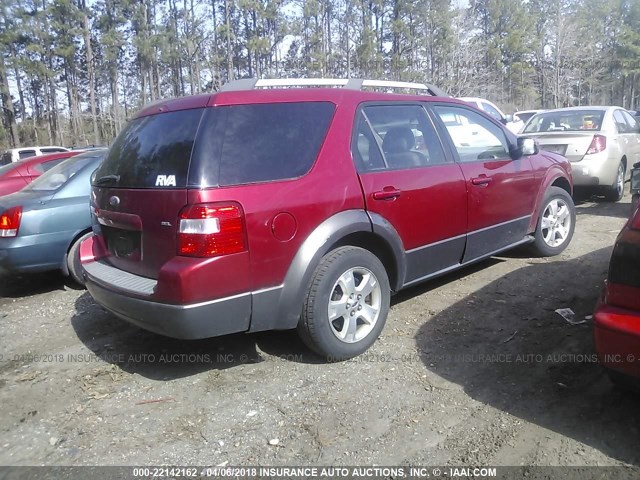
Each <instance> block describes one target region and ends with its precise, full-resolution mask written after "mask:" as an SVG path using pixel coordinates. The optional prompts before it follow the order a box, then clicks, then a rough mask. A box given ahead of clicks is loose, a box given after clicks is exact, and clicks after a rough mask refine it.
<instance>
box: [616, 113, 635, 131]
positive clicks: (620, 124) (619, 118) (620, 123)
mask: <svg viewBox="0 0 640 480" xmlns="http://www.w3.org/2000/svg"><path fill="white" fill-rule="evenodd" d="M613 120H614V121H615V123H616V128H617V129H618V133H631V132H630V130H631V127H630V126H629V125H627V122H626V121H625V119H624V116H623V115H622V110H616V111H615V112H613Z"/></svg>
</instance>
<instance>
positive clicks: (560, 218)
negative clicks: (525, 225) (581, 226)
mask: <svg viewBox="0 0 640 480" xmlns="http://www.w3.org/2000/svg"><path fill="white" fill-rule="evenodd" d="M575 227H576V209H575V206H574V203H573V199H572V198H571V196H570V195H569V194H568V193H567V192H566V190H563V189H562V188H560V187H549V189H548V190H547V192H546V193H545V195H544V200H543V201H542V208H541V209H540V217H539V218H538V225H537V226H536V232H535V240H534V242H533V250H534V252H535V253H536V254H537V255H540V256H542V257H552V256H554V255H558V254H559V253H561V252H562V251H563V250H564V249H565V248H567V246H568V245H569V243H571V238H572V237H573V232H574V230H575Z"/></svg>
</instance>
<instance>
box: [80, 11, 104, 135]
mask: <svg viewBox="0 0 640 480" xmlns="http://www.w3.org/2000/svg"><path fill="white" fill-rule="evenodd" d="M82 27H83V29H84V44H85V52H86V59H87V72H88V74H89V106H90V108H91V123H92V124H93V144H94V145H99V144H100V132H98V117H97V113H96V79H95V76H96V75H95V69H94V65H93V50H92V48H91V32H90V31H89V17H88V16H87V14H86V13H85V12H82Z"/></svg>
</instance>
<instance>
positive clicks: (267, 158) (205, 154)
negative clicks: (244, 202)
mask: <svg viewBox="0 0 640 480" xmlns="http://www.w3.org/2000/svg"><path fill="white" fill-rule="evenodd" d="M334 110H335V106H334V105H333V104H332V103H329V102H298V103H267V104H254V105H233V106H228V107H217V108H212V109H209V111H208V112H207V113H206V114H205V119H204V121H203V125H202V127H201V129H200V133H199V134H198V142H197V146H196V151H195V152H194V162H193V163H194V165H193V166H192V171H191V172H190V174H189V183H190V184H191V185H193V186H199V187H208V186H216V185H224V186H226V185H239V184H245V183H254V182H265V181H274V180H284V179H290V178H297V177H300V176H302V175H304V174H306V173H307V172H308V171H309V170H310V169H311V166H312V165H313V163H314V161H315V159H316V157H317V155H318V152H319V150H320V147H321V146H322V142H323V140H324V137H325V135H326V132H327V129H328V127H329V124H330V122H331V118H332V117H333V112H334ZM212 152H215V153H214V155H213V158H215V159H217V165H216V164H215V163H214V162H212V161H211V159H212ZM216 167H217V168H216Z"/></svg>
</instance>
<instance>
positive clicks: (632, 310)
mask: <svg viewBox="0 0 640 480" xmlns="http://www.w3.org/2000/svg"><path fill="white" fill-rule="evenodd" d="M634 187H635V188H637V189H640V185H634ZM593 318H594V338H595V345H596V351H597V353H598V357H599V359H600V363H601V364H602V365H604V366H605V367H606V368H607V369H608V371H609V374H610V376H611V379H612V380H613V381H614V382H615V383H618V384H621V385H622V386H629V385H635V386H636V387H637V386H638V385H640V383H639V382H638V381H637V380H636V381H635V382H634V381H631V380H630V378H635V379H640V209H636V210H635V212H634V213H633V214H632V215H631V218H630V219H629V221H628V222H627V224H626V225H625V227H624V228H623V229H622V232H620V235H619V236H618V238H617V240H616V243H615V246H614V247H613V253H612V255H611V261H610V264H609V274H608V276H607V280H606V283H605V287H604V290H603V293H602V296H601V298H600V300H599V302H598V305H597V306H596V309H595V313H594V316H593Z"/></svg>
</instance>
